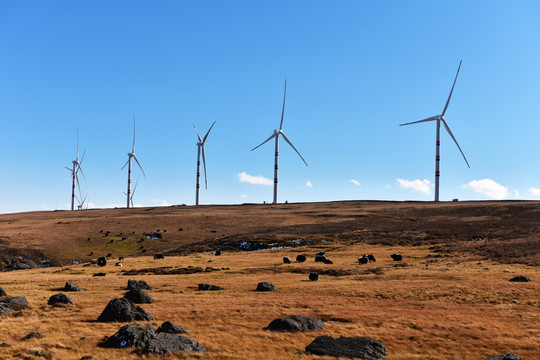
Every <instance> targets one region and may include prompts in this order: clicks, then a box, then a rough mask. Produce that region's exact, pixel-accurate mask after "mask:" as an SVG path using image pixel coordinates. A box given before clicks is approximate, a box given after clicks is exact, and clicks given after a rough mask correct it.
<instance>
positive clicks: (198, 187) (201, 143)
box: [193, 121, 216, 205]
mask: <svg viewBox="0 0 540 360" xmlns="http://www.w3.org/2000/svg"><path fill="white" fill-rule="evenodd" d="M215 123H216V122H215V121H214V123H213V124H212V126H210V129H208V132H207V133H206V135H204V138H202V139H201V135H199V132H198V131H197V128H196V127H195V124H193V128H194V129H195V132H196V133H197V137H198V138H199V142H198V143H197V185H196V187H195V205H199V193H200V191H201V184H200V180H201V151H202V159H203V167H204V186H205V189H208V181H207V179H206V156H205V154H204V144H205V143H206V138H208V134H210V130H212V128H213V127H214V124H215Z"/></svg>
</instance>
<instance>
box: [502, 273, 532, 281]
mask: <svg viewBox="0 0 540 360" xmlns="http://www.w3.org/2000/svg"><path fill="white" fill-rule="evenodd" d="M508 281H512V282H530V281H531V279H529V278H528V277H526V276H523V275H520V276H516V277H513V278H511V279H510V280H508Z"/></svg>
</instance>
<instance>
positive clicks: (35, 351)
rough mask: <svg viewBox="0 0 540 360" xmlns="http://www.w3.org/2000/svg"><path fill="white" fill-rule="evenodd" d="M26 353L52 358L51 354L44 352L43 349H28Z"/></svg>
mask: <svg viewBox="0 0 540 360" xmlns="http://www.w3.org/2000/svg"><path fill="white" fill-rule="evenodd" d="M26 353H27V354H28V355H32V356H35V357H42V358H44V359H52V356H51V354H49V353H46V352H45V351H43V350H39V349H30V350H28V351H27V352H26Z"/></svg>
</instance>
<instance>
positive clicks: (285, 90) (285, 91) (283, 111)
mask: <svg viewBox="0 0 540 360" xmlns="http://www.w3.org/2000/svg"><path fill="white" fill-rule="evenodd" d="M286 95H287V79H285V89H284V90H283V108H282V109H281V124H279V130H282V129H283V116H284V115H285V96H286Z"/></svg>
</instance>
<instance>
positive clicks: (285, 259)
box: [283, 256, 291, 264]
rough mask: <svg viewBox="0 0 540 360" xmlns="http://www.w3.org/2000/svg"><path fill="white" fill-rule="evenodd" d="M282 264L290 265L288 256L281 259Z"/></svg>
mask: <svg viewBox="0 0 540 360" xmlns="http://www.w3.org/2000/svg"><path fill="white" fill-rule="evenodd" d="M283 263H284V264H290V263H291V259H289V257H288V256H284V257H283Z"/></svg>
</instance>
